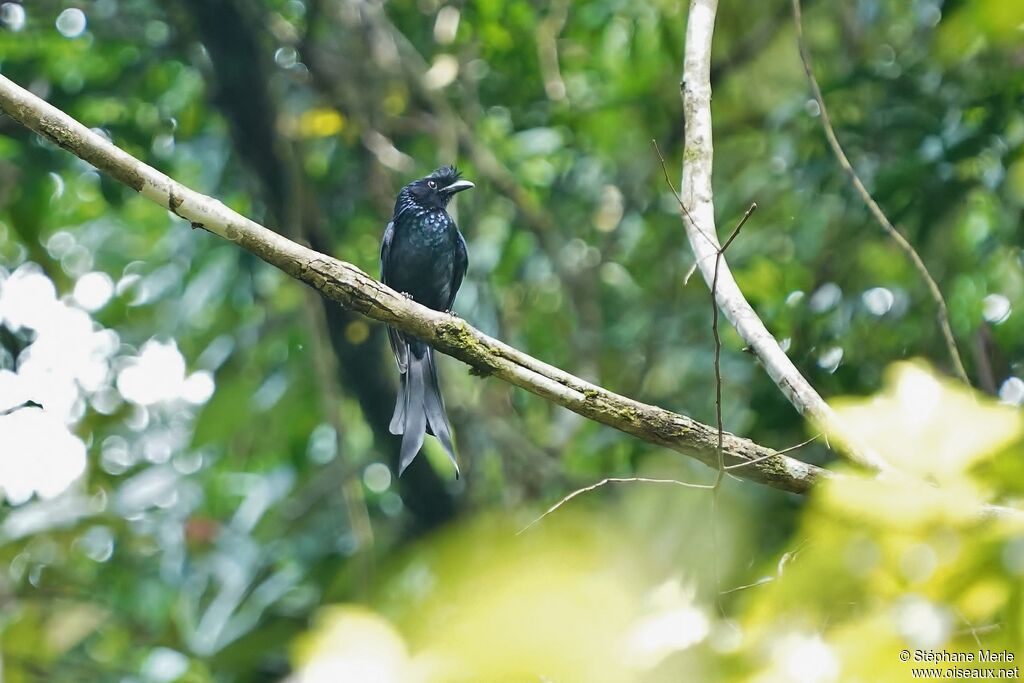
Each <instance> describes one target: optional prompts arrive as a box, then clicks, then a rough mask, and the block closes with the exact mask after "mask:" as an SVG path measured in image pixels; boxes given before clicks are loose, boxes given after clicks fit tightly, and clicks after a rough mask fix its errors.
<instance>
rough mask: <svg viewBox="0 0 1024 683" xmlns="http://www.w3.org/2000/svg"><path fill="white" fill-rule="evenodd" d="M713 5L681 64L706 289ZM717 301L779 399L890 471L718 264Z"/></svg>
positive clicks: (691, 233) (694, 12)
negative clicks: (820, 392)
mask: <svg viewBox="0 0 1024 683" xmlns="http://www.w3.org/2000/svg"><path fill="white" fill-rule="evenodd" d="M717 9H718V2H717V0H691V2H690V11H689V14H688V16H687V21H686V47H685V57H684V64H683V82H682V84H681V89H682V97H683V114H684V116H685V122H686V147H685V150H684V152H683V178H682V189H683V193H684V196H683V200H684V203H685V205H686V207H687V211H686V214H687V216H688V217H689V218H690V220H688V221H684V225H685V227H686V233H687V237H688V238H689V241H690V247H691V248H692V249H693V252H694V254H695V256H696V260H697V267H698V268H699V269H700V271H701V275H703V277H704V281H705V282H706V283H707V284H708V285H709V286H710V285H711V284H712V281H714V280H715V270H716V269H715V264H716V263H718V262H719V254H718V249H719V245H718V240H717V238H716V236H715V215H714V199H713V197H714V195H713V192H712V189H711V168H712V165H713V157H714V149H713V145H712V135H711V83H710V71H711V38H712V35H713V33H714V26H715V14H716V12H717ZM718 271H719V272H718V279H717V286H716V288H715V289H716V300H717V303H718V306H719V307H721V309H722V312H723V313H724V314H725V316H726V318H728V319H729V321H730V322H731V323H732V324H733V326H734V327H735V328H736V331H737V332H738V333H739V335H740V337H741V338H742V339H743V340H744V341H745V342H746V343H747V345H748V346H749V347H750V348H751V350H753V352H754V353H755V354H756V355H757V357H758V359H759V360H760V361H761V364H762V365H763V366H764V368H765V370H766V371H767V372H768V375H769V376H770V377H771V378H772V380H773V381H774V382H775V384H776V386H778V387H779V390H780V391H782V393H783V395H784V396H785V397H786V398H787V399H789V401H790V403H792V404H793V406H794V407H795V408H796V409H797V410H798V411H799V412H800V413H801V414H802V415H804V416H806V417H808V418H810V419H812V420H814V421H815V422H817V423H818V424H819V425H820V426H821V427H823V428H825V429H827V431H829V432H831V433H833V434H836V435H841V436H842V437H843V438H842V441H843V442H844V444H845V446H846V453H845V454H846V455H847V456H848V457H849V458H850V459H851V460H854V461H855V462H858V463H860V464H862V465H864V466H866V467H869V468H871V469H874V470H879V471H891V470H892V467H891V466H890V465H889V464H888V463H887V462H886V461H885V460H884V459H883V458H882V457H881V456H879V455H878V454H877V453H875V452H874V451H873V450H872V449H871V448H870V447H868V446H867V445H866V444H865V443H863V440H862V439H861V438H860V437H859V436H858V435H856V434H853V433H852V432H851V431H850V430H849V429H847V428H846V426H845V425H844V424H843V422H842V421H841V420H840V419H839V416H838V415H836V414H835V412H834V411H833V410H832V408H831V407H830V406H829V405H828V404H827V403H825V401H824V399H822V398H821V396H820V395H818V392H817V391H815V390H814V387H812V386H811V385H810V383H809V382H808V381H807V380H806V379H805V378H804V377H803V375H801V374H800V372H799V370H797V368H796V366H795V365H793V362H792V361H791V360H790V359H789V358H788V357H787V356H786V353H785V352H784V351H783V350H782V348H781V347H780V346H779V343H778V341H776V340H775V338H774V337H773V336H772V335H771V333H770V332H768V329H767V328H766V327H765V325H764V323H763V322H762V321H761V319H760V318H759V317H758V315H757V313H756V312H755V311H754V309H753V307H752V306H751V305H750V303H749V302H748V301H747V300H746V297H744V296H743V292H742V291H741V290H740V288H739V285H738V284H737V283H736V279H735V278H734V277H733V275H732V272H731V271H730V270H729V264H728V263H727V262H726V261H725V259H721V264H720V266H719V268H718Z"/></svg>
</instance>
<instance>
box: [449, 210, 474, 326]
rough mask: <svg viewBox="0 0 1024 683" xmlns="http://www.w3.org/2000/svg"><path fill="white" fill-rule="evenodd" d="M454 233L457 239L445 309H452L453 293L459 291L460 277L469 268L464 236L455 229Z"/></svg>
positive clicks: (461, 277)
mask: <svg viewBox="0 0 1024 683" xmlns="http://www.w3.org/2000/svg"><path fill="white" fill-rule="evenodd" d="M455 234H456V236H457V237H458V239H456V240H455V267H454V269H453V270H452V291H451V294H449V295H448V305H447V306H445V309H446V310H448V311H450V310H452V306H453V305H455V295H456V294H458V293H459V287H461V286H462V279H463V278H464V277H466V271H467V270H468V269H469V252H468V251H467V250H466V238H465V237H463V236H462V233H461V232H459V231H458V230H456V231H455Z"/></svg>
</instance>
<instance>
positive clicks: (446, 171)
mask: <svg viewBox="0 0 1024 683" xmlns="http://www.w3.org/2000/svg"><path fill="white" fill-rule="evenodd" d="M427 177H428V178H437V179H441V180H443V181H444V184H445V185H450V184H452V183H454V182H455V181H456V180H458V179H459V178H461V177H462V172H461V171H460V170H459V169H458V168H456V167H455V166H454V165H452V164H449V165H447V166H442V167H441V168H439V169H437V170H435V171H434V172H433V173H431V174H430V175H428V176H427Z"/></svg>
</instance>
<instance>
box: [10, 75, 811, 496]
mask: <svg viewBox="0 0 1024 683" xmlns="http://www.w3.org/2000/svg"><path fill="white" fill-rule="evenodd" d="M0 112H3V113H4V114H7V115H8V116H10V117H11V118H12V119H14V120H15V121H18V122H19V123H21V124H22V125H24V126H26V127H28V128H30V129H32V130H34V131H36V132H37V133H39V134H40V135H42V136H43V137H44V138H46V139H47V140H49V141H50V142H52V143H54V144H56V145H58V146H60V147H62V148H64V149H65V150H67V151H69V152H71V153H73V154H75V155H76V156H78V157H80V158H82V159H84V160H86V161H88V162H89V163H91V164H93V165H94V166H96V168H98V169H99V170H101V171H103V172H104V173H106V174H107V175H109V176H110V177H112V178H114V179H115V180H118V181H119V182H122V183H124V184H125V185H128V186H129V187H131V188H132V189H134V190H135V191H137V192H139V193H140V194H141V195H142V196H143V197H145V198H146V199H148V200H150V201H152V202H154V203H156V204H158V205H160V206H162V207H164V208H167V209H168V210H170V211H171V212H173V213H174V214H175V215H177V216H179V217H180V218H182V219H184V220H186V221H188V222H189V223H191V224H192V226H193V227H195V228H204V229H206V230H208V231H209V232H210V233H212V234H215V235H217V236H219V237H222V238H224V239H227V240H229V241H231V242H233V243H235V244H236V245H238V246H240V247H242V248H243V249H246V250H247V251H249V252H251V253H253V254H255V255H256V256H258V257H260V258H261V259H263V260H264V261H266V262H267V263H269V264H271V265H273V266H276V267H278V268H280V269H281V270H283V271H284V272H285V273H287V274H288V275H291V276H292V277H294V278H296V279H299V280H302V281H303V282H305V283H307V284H309V285H311V286H312V287H314V288H315V289H317V290H318V291H320V292H321V293H322V294H324V295H325V296H326V297H328V298H329V299H332V300H334V301H337V302H338V303H339V304H341V305H343V306H345V307H346V308H348V309H350V310H352V311H355V312H358V313H362V314H363V315H366V316H368V317H370V318H373V319H375V320H379V321H381V322H385V323H388V324H389V325H392V326H394V327H395V328H397V329H399V330H402V331H403V332H406V333H408V334H412V335H414V336H416V337H418V338H420V339H422V340H424V341H425V342H427V343H429V344H431V345H432V346H434V347H435V348H437V349H438V350H440V351H441V352H443V353H447V354H449V355H451V356H453V357H455V358H457V359H459V360H461V361H463V362H465V363H467V364H469V365H471V366H473V367H474V368H475V369H477V370H478V371H479V372H481V373H483V374H490V375H494V376H495V377H497V378H499V379H502V380H504V381H506V382H509V383H511V384H514V385H516V386H518V387H521V388H523V389H526V390H527V391H530V392H532V393H534V394H536V395H537V396H540V397H541V398H544V399H546V400H548V401H551V402H553V403H557V404H558V405H561V406H563V407H565V408H568V409H569V410H572V411H573V412H575V413H578V414H579V415H582V416H583V417H586V418H588V419H591V420H594V421H596V422H600V423H602V424H605V425H608V426H610V427H613V428H615V429H618V430H620V431H622V432H625V433H627V434H632V435H633V436H636V437H638V438H640V439H643V440H645V441H647V442H648V443H652V444H655V445H659V446H664V447H667V448H670V449H672V450H675V451H677V452H680V453H683V454H685V455H689V456H691V457H694V458H696V459H698V460H700V461H701V462H704V463H705V464H707V465H709V466H712V467H714V466H715V465H716V463H717V460H718V458H717V430H716V429H715V428H713V427H711V426H709V425H705V424H702V423H700V422H697V421H696V420H693V419H691V418H689V417H687V416H685V415H680V414H678V413H673V412H671V411H668V410H665V409H663V408H658V407H657V406H652V405H647V404H644V403H640V402H639V401H635V400H633V399H630V398H627V397H625V396H621V395H619V394H616V393H614V392H612V391H609V390H607V389H605V388H603V387H600V386H598V385H596V384H592V383H590V382H587V381H585V380H583V379H580V378H579V377H576V376H574V375H571V374H569V373H567V372H565V371H564V370H560V369H558V368H555V367H553V366H551V365H548V364H547V363H544V362H543V361H540V360H537V359H536V358H533V357H532V356H530V355H528V354H526V353H523V352H522V351H519V350H517V349H515V348H512V347H511V346H508V345H507V344H504V343H502V342H501V341H498V340H497V339H494V338H492V337H489V336H487V335H485V334H483V333H482V332H480V331H479V330H476V329H475V328H473V327H471V326H470V325H469V324H468V323H466V322H465V321H464V320H461V319H459V318H455V317H453V316H451V315H448V314H446V313H442V312H440V311H434V310H432V309H429V308H426V307H425V306H421V305H420V304H417V303H416V302H414V301H411V300H409V299H406V298H405V297H403V296H402V295H401V294H399V293H397V292H395V291H394V290H392V289H391V288H389V287H387V286H386V285H383V284H382V283H380V282H378V281H377V280H374V279H373V278H371V277H370V276H368V275H367V274H366V273H364V272H363V271H361V270H359V269H358V268H356V267H355V266H353V265H352V264H350V263H346V262H344V261H339V260H337V259H335V258H332V257H330V256H327V255H326V254H321V253H318V252H316V251H314V250H312V249H309V248H307V247H304V246H302V245H300V244H297V243H296V242H293V241H291V240H289V239H287V238H286V237H284V236H283V235H280V234H278V233H276V232H274V231H272V230H268V229H267V228H265V227H263V226H262V225H259V224H258V223H255V222H254V221H251V220H249V219H247V218H245V217H244V216H242V215H240V214H238V213H236V212H235V211H232V210H231V209H229V208H228V207H226V206H225V205H224V204H222V203H221V202H219V201H217V200H215V199H212V198H210V197H207V196H205V195H202V194H200V193H198V192H196V191H194V190H192V189H190V188H188V187H185V186H184V185H182V184H180V183H178V182H176V181H174V180H172V179H171V178H169V177H168V176H166V175H164V174H163V173H160V172H159V171H157V170H156V169H154V168H152V167H151V166H148V165H146V164H144V163H143V162H141V161H139V160H138V159H136V158H134V157H132V156H131V155H129V154H127V153H126V152H124V151H123V150H122V149H120V148H118V147H116V146H115V145H114V144H113V143H111V142H109V141H108V140H107V139H106V138H104V137H103V136H101V135H99V134H98V133H96V132H94V131H92V130H90V129H89V128H87V127H85V126H84V125H82V124H81V123H79V122H78V121H76V120H74V119H73V118H71V117H70V116H68V115H67V114H65V113H64V112H62V111H60V110H59V109H57V108H55V107H53V106H52V105H50V104H47V103H46V102H44V101H43V100H41V99H39V98H38V97H36V96H35V95H33V94H32V93H30V92H28V91H27V90H25V89H23V88H21V87H19V86H17V85H16V84H14V83H13V82H11V81H10V80H8V79H7V78H5V77H3V76H0ZM723 450H724V457H725V460H726V462H727V464H730V465H732V464H736V463H740V462H746V461H752V460H756V459H758V458H762V457H763V456H766V455H772V454H773V453H774V452H773V451H772V450H771V449H768V448H765V447H763V446H760V445H758V444H756V443H754V442H752V441H750V440H748V439H743V438H740V437H736V436H733V435H731V434H726V435H724V449H723ZM741 471H742V472H743V475H742V476H743V477H744V478H745V479H750V480H753V481H758V482H761V483H765V484H768V485H771V486H774V487H776V488H779V489H783V490H787V491H793V492H797V493H804V492H806V491H807V490H808V489H809V488H810V487H811V486H812V485H813V483H814V482H815V481H816V480H817V479H819V478H820V477H822V476H827V473H825V472H823V471H822V470H821V469H820V468H818V467H815V466H813V465H807V464H805V463H802V462H800V461H798V460H794V459H792V458H789V457H787V456H784V455H782V456H776V457H770V458H765V459H764V460H762V461H761V462H760V463H758V464H756V465H751V466H750V467H747V468H744V469H743V470H741Z"/></svg>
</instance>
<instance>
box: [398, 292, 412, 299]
mask: <svg viewBox="0 0 1024 683" xmlns="http://www.w3.org/2000/svg"><path fill="white" fill-rule="evenodd" d="M399 294H401V295H402V296H404V297H405V298H406V299H408V300H409V301H412V294H410V293H409V292H399Z"/></svg>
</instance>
